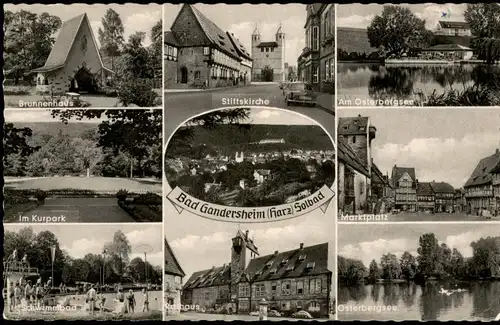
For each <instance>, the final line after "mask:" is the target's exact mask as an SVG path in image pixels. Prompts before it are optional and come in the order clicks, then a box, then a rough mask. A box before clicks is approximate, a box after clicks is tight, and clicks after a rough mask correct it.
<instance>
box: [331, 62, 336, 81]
mask: <svg viewBox="0 0 500 325" xmlns="http://www.w3.org/2000/svg"><path fill="white" fill-rule="evenodd" d="M334 61H335V60H334V59H331V60H330V76H331V78H332V80H333V78H334V71H335V70H334V69H333V67H334V64H335V63H334Z"/></svg>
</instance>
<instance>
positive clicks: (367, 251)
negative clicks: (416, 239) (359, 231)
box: [338, 238, 417, 267]
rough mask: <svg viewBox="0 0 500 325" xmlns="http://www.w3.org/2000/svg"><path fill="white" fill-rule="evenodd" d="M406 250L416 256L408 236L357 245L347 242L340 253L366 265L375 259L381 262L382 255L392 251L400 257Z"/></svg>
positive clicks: (340, 248) (340, 249)
mask: <svg viewBox="0 0 500 325" xmlns="http://www.w3.org/2000/svg"><path fill="white" fill-rule="evenodd" d="M405 251H408V252H409V253H410V254H412V255H413V256H416V254H417V253H416V251H415V247H414V243H413V242H412V241H409V240H408V239H406V238H396V239H389V240H387V239H377V240H374V241H370V242H361V243H359V244H357V245H352V244H347V245H344V246H342V247H339V251H338V254H339V255H341V256H343V257H347V258H353V259H359V260H361V261H363V263H364V264H365V266H366V267H368V265H370V262H371V261H372V260H373V259H375V261H377V263H380V258H381V257H382V255H384V254H387V253H392V254H395V255H396V256H397V258H398V259H399V258H400V257H401V255H403V253H404V252H405Z"/></svg>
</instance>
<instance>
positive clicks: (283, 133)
mask: <svg viewBox="0 0 500 325" xmlns="http://www.w3.org/2000/svg"><path fill="white" fill-rule="evenodd" d="M286 115H289V116H288V118H286ZM283 116H284V117H285V118H282V117H283ZM270 117H274V123H270V124H266V123H254V122H255V119H260V118H262V119H263V120H266V119H268V118H270ZM278 117H279V118H281V119H280V122H281V121H283V124H277V123H276V119H277V118H278ZM242 120H243V121H244V120H248V122H250V123H243V122H241V121H242ZM301 120H302V121H304V123H302V124H300V123H297V121H301ZM287 122H288V123H290V124H285V123H287ZM291 122H294V123H291ZM201 140H203V141H201ZM290 140H292V141H290ZM237 141H240V142H237ZM294 142H296V143H294ZM335 151H336V148H335V142H334V140H333V137H332V135H331V134H330V133H329V132H328V131H327V130H326V129H325V128H324V127H323V126H322V125H321V124H320V123H318V122H316V121H315V120H313V119H312V118H310V117H308V116H305V115H303V114H300V113H297V112H293V111H290V110H287V109H280V108H274V107H262V106H233V107H223V108H217V109H213V110H209V111H205V112H203V113H201V114H197V115H195V116H192V117H190V118H189V119H187V120H185V121H183V122H182V123H180V124H179V125H178V126H177V128H176V129H175V130H174V132H172V134H171V135H170V136H169V139H168V141H167V142H166V145H165V148H164V152H163V156H164V171H165V172H164V175H165V180H166V182H165V185H166V192H167V195H166V198H167V199H168V200H169V201H170V203H171V204H172V205H173V206H174V207H175V209H176V210H177V212H178V213H179V214H180V213H182V212H183V211H184V210H187V211H189V212H190V213H193V214H195V215H198V216H200V217H204V218H208V219H212V220H217V221H222V222H237V223H265V222H273V221H282V220H287V219H291V218H296V217H299V216H302V215H305V214H308V213H310V212H312V211H314V210H317V209H320V210H321V211H322V212H323V213H326V210H327V208H328V206H329V204H330V203H331V202H332V199H333V198H334V197H335V192H334V184H335V177H336V175H335V171H336V169H335V168H336V166H335ZM245 152H246V153H247V154H246V155H245ZM248 153H250V155H248ZM233 157H234V158H233ZM266 203H267V204H266Z"/></svg>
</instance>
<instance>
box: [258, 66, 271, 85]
mask: <svg viewBox="0 0 500 325" xmlns="http://www.w3.org/2000/svg"><path fill="white" fill-rule="evenodd" d="M273 78H274V70H273V68H271V67H270V66H265V67H264V69H262V71H261V80H262V81H264V82H270V81H273Z"/></svg>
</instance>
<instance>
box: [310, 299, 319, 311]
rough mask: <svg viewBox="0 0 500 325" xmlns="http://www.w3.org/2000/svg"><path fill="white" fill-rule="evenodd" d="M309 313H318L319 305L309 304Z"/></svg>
mask: <svg viewBox="0 0 500 325" xmlns="http://www.w3.org/2000/svg"><path fill="white" fill-rule="evenodd" d="M308 310H309V311H315V312H319V311H320V310H321V309H320V305H319V302H315V301H313V302H311V303H310V304H309V308H308Z"/></svg>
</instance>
